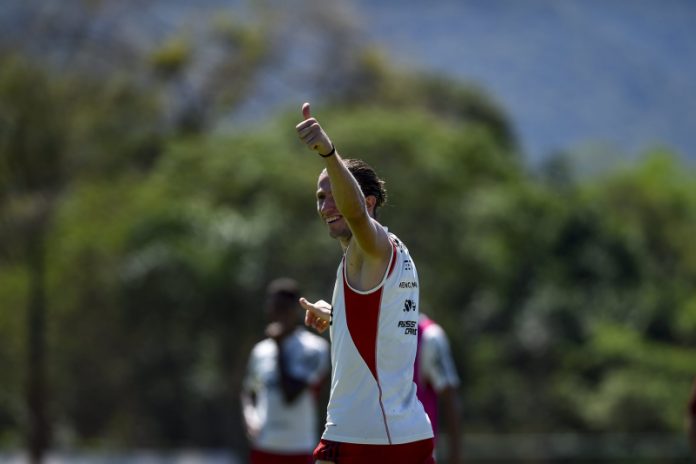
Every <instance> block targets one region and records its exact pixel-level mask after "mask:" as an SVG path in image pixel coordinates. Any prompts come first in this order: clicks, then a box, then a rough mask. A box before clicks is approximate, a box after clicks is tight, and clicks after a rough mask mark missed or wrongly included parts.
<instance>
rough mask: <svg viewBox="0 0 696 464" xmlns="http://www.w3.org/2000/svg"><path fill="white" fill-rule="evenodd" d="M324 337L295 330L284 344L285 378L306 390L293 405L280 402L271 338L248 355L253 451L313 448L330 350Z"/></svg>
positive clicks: (275, 351) (275, 348) (247, 389)
mask: <svg viewBox="0 0 696 464" xmlns="http://www.w3.org/2000/svg"><path fill="white" fill-rule="evenodd" d="M328 345H329V344H328V342H327V341H326V340H324V339H323V338H322V337H320V336H318V335H315V334H313V333H310V332H309V331H307V330H305V329H303V328H298V329H296V330H295V331H294V332H292V333H291V334H290V335H288V336H287V338H285V339H284V340H283V342H282V350H283V355H284V356H285V363H286V368H287V370H288V373H289V374H290V375H292V377H294V378H296V379H300V380H304V381H305V382H307V384H308V385H309V388H306V389H305V390H304V391H303V392H302V393H301V394H300V396H299V397H297V398H296V399H295V400H294V401H292V402H291V403H289V404H288V403H287V402H286V401H285V400H284V398H283V392H282V386H281V379H280V369H279V367H278V344H277V343H276V342H275V341H273V340H272V339H270V338H267V339H265V340H262V341H260V342H259V343H257V344H256V345H255V346H254V348H253V349H252V351H251V354H250V356H249V362H248V365H247V372H246V376H245V378H244V382H243V388H244V390H245V392H247V393H253V394H254V395H255V397H256V398H255V399H256V401H255V407H254V414H255V416H256V418H255V419H256V420H255V421H256V422H258V424H259V425H260V433H259V435H258V436H257V437H256V438H255V440H254V441H253V443H252V444H251V445H252V447H253V448H254V449H258V450H262V451H270V452H280V453H294V452H298V453H300V452H309V453H311V452H312V450H313V449H314V447H315V446H316V444H317V431H318V424H317V397H316V393H317V391H316V390H317V388H312V387H318V386H319V384H320V383H321V382H322V381H323V380H324V378H325V377H326V376H327V375H328V369H329V346H328Z"/></svg>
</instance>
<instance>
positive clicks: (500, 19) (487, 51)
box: [352, 0, 696, 162]
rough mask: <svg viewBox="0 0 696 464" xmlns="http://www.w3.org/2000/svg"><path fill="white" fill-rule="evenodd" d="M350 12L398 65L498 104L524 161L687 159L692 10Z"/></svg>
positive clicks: (370, 7) (486, 6)
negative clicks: (468, 84) (580, 156)
mask: <svg viewBox="0 0 696 464" xmlns="http://www.w3.org/2000/svg"><path fill="white" fill-rule="evenodd" d="M352 3H353V4H354V6H355V10H356V12H357V13H358V14H359V15H360V17H361V18H362V20H363V21H364V23H363V27H364V29H365V31H366V33H367V34H369V36H370V37H371V38H373V39H374V40H376V41H378V42H379V43H381V44H382V45H383V46H384V47H386V48H387V50H388V51H389V54H390V56H391V57H392V58H393V59H395V60H397V62H398V63H400V64H403V65H407V66H412V67H420V68H425V69H429V70H434V71H437V72H442V73H445V74H448V75H451V76H455V77H458V78H461V79H465V80H470V81H473V82H475V83H477V84H479V85H481V86H482V87H483V88H485V89H486V90H487V91H489V93H490V94H491V95H493V96H494V97H495V98H497V99H498V100H499V102H500V103H502V105H503V106H504V107H505V108H506V109H507V110H508V112H509V115H510V117H511V118H512V120H513V123H514V126H515V127H516V129H517V132H518V135H519V137H520V140H521V143H522V146H523V148H524V150H525V153H526V154H527V156H528V157H529V159H530V161H532V162H533V161H536V160H539V159H540V158H543V157H545V156H546V155H548V154H550V153H554V152H557V151H583V150H590V151H595V152H596V151H600V152H605V151H607V148H608V147H610V148H611V149H613V150H614V151H617V150H618V151H619V152H621V153H622V154H623V155H625V156H635V155H636V154H639V153H640V152H643V151H645V150H647V149H651V148H655V147H666V148H670V149H672V150H675V151H677V152H678V153H681V154H682V155H684V156H685V157H686V158H689V159H691V160H696V2H694V1H692V0H667V1H664V2H657V1H654V0H582V1H580V0H575V1H574V0H563V1H558V0H524V1H519V0H436V1H429V2H425V1H417V0H380V1H379V2H373V1H369V0H352ZM597 146H600V147H602V148H599V149H598V148H597Z"/></svg>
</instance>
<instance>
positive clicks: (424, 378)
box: [413, 313, 461, 464]
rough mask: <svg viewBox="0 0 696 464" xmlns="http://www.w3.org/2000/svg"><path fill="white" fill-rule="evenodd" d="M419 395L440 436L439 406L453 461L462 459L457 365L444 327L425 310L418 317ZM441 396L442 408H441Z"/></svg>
mask: <svg viewBox="0 0 696 464" xmlns="http://www.w3.org/2000/svg"><path fill="white" fill-rule="evenodd" d="M413 380H414V382H416V385H417V386H418V399H419V400H420V401H421V403H423V407H424V408H425V412H426V413H427V414H428V417H430V422H431V424H432V425H433V432H434V433H435V438H436V439H437V437H438V420H439V419H438V410H441V411H442V413H443V416H444V418H445V424H446V426H447V439H448V440H447V442H448V447H447V448H448V449H447V451H448V452H447V456H448V462H449V463H450V464H459V463H460V462H461V449H460V435H461V432H460V427H459V397H458V389H459V376H458V375H457V370H456V368H455V366H454V360H453V359H452V353H451V351H450V346H449V340H448V339H447V335H446V334H445V331H444V330H442V327H440V326H439V325H438V324H436V323H435V322H434V321H433V320H432V319H430V318H429V317H428V316H426V315H425V314H423V313H421V314H420V319H419V321H418V354H417V355H416V365H415V369H414V373H413ZM438 400H439V402H440V403H441V406H442V408H441V409H438Z"/></svg>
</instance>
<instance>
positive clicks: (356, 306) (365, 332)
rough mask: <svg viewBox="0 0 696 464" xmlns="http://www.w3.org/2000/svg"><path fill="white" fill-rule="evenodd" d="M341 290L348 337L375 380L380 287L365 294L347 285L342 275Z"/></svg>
mask: <svg viewBox="0 0 696 464" xmlns="http://www.w3.org/2000/svg"><path fill="white" fill-rule="evenodd" d="M343 292H344V293H343V294H344V295H345V301H346V325H347V326H348V332H349V333H350V338H351V339H352V340H353V343H354V344H355V347H356V348H357V349H358V352H359V353H360V356H361V357H362V358H363V360H364V361H365V364H367V367H368V368H369V369H370V372H372V376H373V377H374V378H375V381H377V328H378V324H379V306H380V303H381V302H382V287H380V288H379V289H378V290H376V291H374V292H371V293H367V294H363V293H356V292H355V291H353V290H352V289H351V288H350V287H349V286H348V283H347V282H346V279H345V276H344V278H343Z"/></svg>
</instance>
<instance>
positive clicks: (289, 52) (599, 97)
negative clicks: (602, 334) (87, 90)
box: [0, 0, 696, 164]
mask: <svg viewBox="0 0 696 464" xmlns="http://www.w3.org/2000/svg"><path fill="white" fill-rule="evenodd" d="M39 4H43V5H53V9H54V10H55V9H56V8H58V6H57V5H58V4H55V3H53V2H50V1H48V2H47V1H41V0H29V1H22V0H6V2H5V5H4V6H3V7H0V36H2V35H5V36H8V37H10V36H12V35H15V34H16V33H17V32H18V31H14V32H13V28H17V27H20V28H21V27H25V26H24V23H23V21H22V17H23V16H26V15H27V14H28V11H30V10H31V8H33V7H34V8H35V7H36V5H39ZM69 4H70V5H72V6H73V7H76V6H77V7H78V8H80V6H79V5H82V7H84V5H86V4H89V2H87V3H82V2H69ZM32 5H34V6H33V7H32ZM104 5H109V8H103V9H105V11H106V14H108V18H110V20H109V21H108V22H107V24H108V23H109V22H110V23H112V24H113V23H118V24H120V25H121V26H120V27H119V30H121V31H124V32H125V33H126V35H125V37H126V38H127V39H124V40H129V41H135V42H140V43H146V42H148V41H149V42H152V41H153V37H160V38H161V37H165V36H166V35H167V34H168V33H169V32H167V31H175V30H176V29H177V28H180V26H181V24H182V23H185V22H187V21H188V22H191V21H194V22H195V21H202V20H203V18H209V17H210V16H211V15H215V12H216V11H218V10H220V9H225V8H227V9H230V10H232V11H233V12H234V14H235V15H237V16H240V15H241V17H242V18H244V17H245V16H244V14H248V13H249V11H250V9H253V8H257V9H258V8H262V9H263V8H265V9H266V10H267V11H272V12H275V13H276V14H277V15H278V16H281V17H285V18H288V17H289V18H290V19H287V21H286V26H285V27H286V28H288V29H289V30H290V32H289V33H286V35H285V36H284V37H285V42H286V43H284V44H283V46H284V49H283V50H284V51H283V52H282V54H278V55H277V56H276V60H277V62H276V63H275V64H274V66H273V67H272V68H269V70H268V71H267V72H266V73H265V74H264V76H263V77H261V78H260V79H259V80H258V82H257V84H256V89H255V91H254V93H253V94H250V95H249V98H248V99H247V100H246V101H245V102H243V104H242V108H241V109H242V111H241V112H239V113H238V114H237V115H236V116H235V117H234V118H233V122H232V123H233V124H234V125H238V124H243V123H252V124H253V122H254V121H258V120H263V119H266V118H268V117H270V116H272V115H273V114H274V112H276V111H277V110H278V109H279V108H287V107H288V106H290V107H292V106H293V105H297V104H298V102H300V101H301V100H305V99H315V100H316V97H317V95H316V93H317V91H316V88H315V87H314V82H315V81H313V80H312V78H311V76H312V75H313V73H316V72H318V70H317V69H316V66H317V63H316V62H314V63H313V62H312V59H313V58H312V57H314V56H316V54H317V53H320V48H321V40H320V39H321V37H320V36H318V35H317V34H316V32H317V29H316V27H317V26H318V25H317V24H313V23H312V21H310V20H308V19H307V16H306V12H307V11H316V10H323V13H320V15H321V14H324V15H328V16H325V17H331V18H333V19H332V21H334V22H333V23H329V24H328V25H324V26H325V27H328V28H332V27H336V25H337V24H343V23H344V22H351V24H353V25H354V26H355V30H356V31H357V34H358V35H359V37H357V41H359V42H361V44H364V43H366V42H374V43H375V44H377V46H379V47H380V48H382V49H384V50H385V51H386V52H387V53H386V54H387V56H388V57H389V59H390V60H391V61H393V62H395V63H396V64H397V65H399V66H403V67H406V68H411V69H417V70H425V71H430V72H436V73H442V74H445V75H447V76H451V77H454V78H457V79H461V80H464V81H468V82H471V83H474V84H475V85H477V86H479V87H481V88H482V89H484V90H485V91H486V92H487V93H488V94H489V95H491V96H492V97H493V98H494V99H496V100H497V101H498V102H499V103H500V104H501V105H502V106H503V107H504V108H505V109H506V111H507V113H508V115H509V117H510V118H511V120H512V123H513V125H514V127H515V130H516V132H517V136H518V138H519V141H520V143H521V145H522V148H523V150H524V153H525V155H526V156H527V158H528V160H529V161H530V162H532V163H534V162H538V161H540V160H543V159H545V158H547V157H548V156H549V155H551V154H555V153H558V152H573V153H584V154H588V153H589V154H592V155H593V156H594V157H595V158H600V159H601V158H603V157H605V156H607V155H608V154H614V156H616V154H617V153H618V154H619V155H620V156H621V157H624V158H628V159H631V158H633V157H635V156H637V155H639V154H641V153H642V152H644V151H646V150H649V149H653V148H656V147H664V148H668V149H671V150H674V151H676V152H678V153H680V154H681V155H683V156H684V158H686V159H690V160H696V78H695V76H696V27H694V26H696V2H694V1H693V0H665V1H661V2H658V1H656V0H524V1H522V0H431V1H428V2H426V1H419V0H379V1H372V0H333V1H329V0H323V1H322V0H287V1H284V2H280V1H275V0H267V1H265V2H260V1H252V0H248V1H245V0H199V1H197V2H189V1H185V0H150V1H148V2H145V3H142V4H137V7H136V2H133V1H130V2H125V1H124V2H114V3H112V4H108V3H106V4H104ZM64 8H65V5H63V6H61V7H60V9H61V10H63V9H64ZM339 16H341V17H339ZM288 21H289V22H291V24H292V26H287V23H288ZM303 21H304V22H305V24H304V25H303V24H302V22H303ZM92 33H94V34H95V36H97V37H98V34H99V31H98V30H96V31H92ZM339 33H340V32H339ZM318 50H319V51H318ZM351 51H352V50H351V49H348V50H345V51H343V52H342V54H343V55H345V54H350V53H351ZM308 57H309V58H308ZM341 60H342V58H341V57H340V56H338V57H335V61H336V62H340V61H341ZM315 61H316V60H315ZM312 65H314V68H313V67H312ZM319 71H321V70H319ZM322 72H323V71H322ZM610 164H611V163H610Z"/></svg>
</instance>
